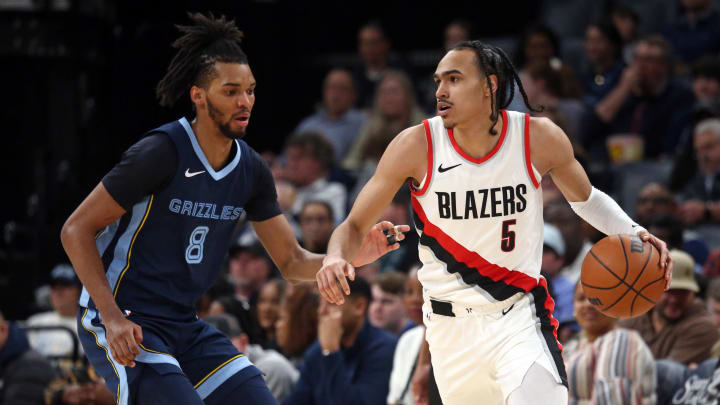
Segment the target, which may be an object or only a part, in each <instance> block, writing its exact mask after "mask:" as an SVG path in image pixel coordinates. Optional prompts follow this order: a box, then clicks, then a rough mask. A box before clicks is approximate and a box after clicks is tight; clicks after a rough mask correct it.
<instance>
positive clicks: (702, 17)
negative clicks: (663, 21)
mask: <svg viewBox="0 0 720 405" xmlns="http://www.w3.org/2000/svg"><path fill="white" fill-rule="evenodd" d="M678 3H679V5H680V9H681V13H680V14H679V15H678V16H677V19H676V20H675V21H673V22H672V24H671V25H670V26H669V27H668V28H667V29H666V30H665V33H664V34H665V37H666V38H667V39H668V41H670V43H671V44H672V45H673V47H674V48H675V53H676V54H677V56H678V59H679V62H681V63H682V64H683V65H684V66H685V69H684V70H685V72H687V66H690V65H692V64H693V62H695V61H696V60H697V59H699V58H700V57H702V56H704V55H707V54H717V53H718V52H720V14H718V12H717V11H716V10H713V8H712V2H711V0H679V1H678Z"/></svg>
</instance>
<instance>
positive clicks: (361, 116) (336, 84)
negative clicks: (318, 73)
mask: <svg viewBox="0 0 720 405" xmlns="http://www.w3.org/2000/svg"><path fill="white" fill-rule="evenodd" d="M356 100H357V90H356V89H355V83H354V81H353V77H352V74H351V73H350V72H349V71H347V70H345V69H332V70H330V72H328V74H327V76H325V80H324V81H323V89H322V106H320V107H319V108H318V110H317V112H316V113H315V114H313V115H311V116H309V117H306V118H305V119H303V120H302V121H300V124H298V126H297V128H295V131H294V133H295V134H301V133H303V132H317V133H320V134H323V135H324V136H325V137H326V138H327V139H328V140H329V141H330V143H331V144H332V145H333V149H334V151H335V161H336V162H342V160H343V159H345V156H346V155H347V153H348V151H349V149H350V146H351V145H352V144H353V142H354V141H355V138H356V137H357V135H358V133H359V132H360V128H361V127H362V125H363V123H364V122H365V119H366V115H365V113H363V112H362V111H360V110H357V109H355V108H353V106H354V104H355V101H356Z"/></svg>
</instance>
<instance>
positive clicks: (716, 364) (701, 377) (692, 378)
mask: <svg viewBox="0 0 720 405" xmlns="http://www.w3.org/2000/svg"><path fill="white" fill-rule="evenodd" d="M685 373H686V376H685V378H684V381H682V384H680V387H679V388H678V389H677V390H676V391H675V392H674V395H673V396H672V398H671V400H672V404H673V405H705V404H717V403H718V401H720V390H718V387H719V386H720V361H718V359H717V358H716V357H713V358H710V359H707V360H705V361H704V362H702V363H701V364H700V365H699V366H698V367H697V368H693V369H686V370H685ZM667 403H671V402H669V401H668V402H667Z"/></svg>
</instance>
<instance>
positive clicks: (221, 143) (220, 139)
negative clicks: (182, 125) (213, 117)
mask: <svg viewBox="0 0 720 405" xmlns="http://www.w3.org/2000/svg"><path fill="white" fill-rule="evenodd" d="M190 125H191V126H192V129H193V132H195V137H196V138H197V141H198V144H200V149H202V151H203V154H204V155H205V158H206V159H207V160H208V162H209V163H210V166H212V168H213V169H214V170H220V169H222V168H223V166H225V163H227V160H228V156H229V155H230V151H231V150H232V144H233V141H232V139H230V138H228V137H226V136H225V135H223V134H222V132H220V131H219V130H218V129H217V127H216V126H215V124H214V123H213V122H212V121H210V120H198V119H195V120H194V121H193V122H192V124H190Z"/></svg>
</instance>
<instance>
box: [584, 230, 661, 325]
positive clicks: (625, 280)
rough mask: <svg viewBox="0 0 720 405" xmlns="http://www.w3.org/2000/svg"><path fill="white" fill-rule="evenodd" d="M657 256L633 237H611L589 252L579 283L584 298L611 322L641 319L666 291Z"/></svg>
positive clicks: (657, 253) (652, 248) (654, 251)
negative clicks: (638, 317)
mask: <svg viewBox="0 0 720 405" xmlns="http://www.w3.org/2000/svg"><path fill="white" fill-rule="evenodd" d="M659 257H660V255H659V252H658V250H657V249H656V248H655V247H654V246H652V245H651V244H650V243H649V242H643V241H642V240H641V239H640V238H639V237H637V236H634V235H610V236H607V237H605V238H603V239H602V240H601V241H600V242H598V243H596V244H595V246H593V247H592V249H590V251H589V252H588V254H587V256H585V260H583V264H582V273H581V275H580V281H581V282H582V288H583V291H584V292H585V297H587V299H588V300H589V301H590V303H591V304H593V305H594V306H595V308H597V309H598V310H599V311H600V312H602V313H603V314H605V315H607V316H612V317H613V318H632V317H635V316H638V315H642V314H644V313H645V312H647V311H649V310H650V308H652V307H653V306H654V305H655V302H656V301H657V300H658V299H659V298H660V296H661V295H662V293H663V290H664V289H665V277H664V271H663V270H662V269H661V268H660V266H659Z"/></svg>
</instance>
